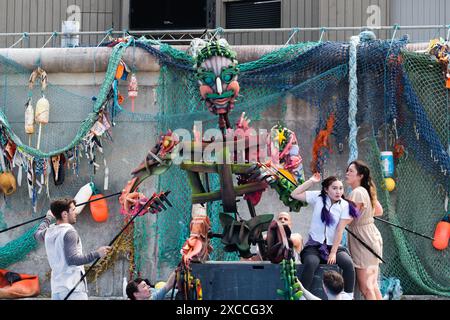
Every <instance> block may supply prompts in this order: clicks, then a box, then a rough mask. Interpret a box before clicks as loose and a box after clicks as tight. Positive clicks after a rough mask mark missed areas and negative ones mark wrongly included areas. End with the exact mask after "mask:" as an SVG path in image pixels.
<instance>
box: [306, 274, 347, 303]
mask: <svg viewBox="0 0 450 320" xmlns="http://www.w3.org/2000/svg"><path fill="white" fill-rule="evenodd" d="M298 283H299V284H300V290H302V291H303V296H302V300H321V299H320V298H319V297H317V296H315V295H313V294H312V293H311V292H309V291H308V290H306V289H305V288H304V287H303V285H302V283H301V282H300V281H299V282H298ZM322 287H323V291H324V292H325V294H326V296H327V298H328V300H353V294H351V293H346V292H345V291H344V278H343V277H342V275H341V274H340V273H339V272H337V271H334V270H330V271H325V272H324V273H323V277H322Z"/></svg>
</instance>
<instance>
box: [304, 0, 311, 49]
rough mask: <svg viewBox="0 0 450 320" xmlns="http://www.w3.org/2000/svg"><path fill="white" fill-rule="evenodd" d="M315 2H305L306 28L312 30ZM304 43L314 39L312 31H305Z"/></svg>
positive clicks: (308, 0) (306, 0) (309, 0)
mask: <svg viewBox="0 0 450 320" xmlns="http://www.w3.org/2000/svg"><path fill="white" fill-rule="evenodd" d="M312 2H313V0H305V13H304V17H305V18H304V21H305V27H306V28H311V27H312V26H313V4H312ZM303 35H304V36H303V41H311V39H312V31H304V32H303Z"/></svg>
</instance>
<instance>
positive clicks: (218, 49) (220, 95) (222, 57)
mask: <svg viewBox="0 0 450 320" xmlns="http://www.w3.org/2000/svg"><path fill="white" fill-rule="evenodd" d="M197 48H198V49H197V50H198V52H197V53H196V55H195V58H196V65H195V67H196V69H197V70H196V77H197V79H198V82H199V85H200V95H201V96H202V99H203V100H205V102H206V106H207V107H208V109H209V111H211V112H212V113H214V114H219V115H220V114H227V113H228V112H230V110H232V109H233V108H234V103H235V99H236V97H237V96H238V94H239V83H238V82H237V78H238V74H239V68H238V66H237V64H238V62H237V60H236V52H234V51H232V50H231V48H230V46H229V45H228V43H227V41H226V40H225V39H219V40H214V41H210V42H203V45H201V46H199V45H198V44H197Z"/></svg>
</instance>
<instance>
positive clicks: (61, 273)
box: [34, 198, 111, 300]
mask: <svg viewBox="0 0 450 320" xmlns="http://www.w3.org/2000/svg"><path fill="white" fill-rule="evenodd" d="M53 218H55V219H56V223H54V224H50V223H51V220H52V219H53ZM76 221H77V213H76V211H75V200H74V199H70V198H67V199H58V200H55V201H53V202H52V203H51V204H50V210H49V211H48V212H47V216H46V217H45V218H44V219H43V220H42V222H41V224H40V225H39V227H38V229H37V231H36V233H35V234H34V238H35V239H36V240H38V241H43V242H44V243H45V250H46V252H47V258H48V262H49V264H50V267H51V269H52V275H51V290H52V300H63V299H64V298H65V297H66V295H67V294H68V293H69V291H70V290H71V289H72V288H73V287H74V286H75V285H76V284H77V283H78V282H79V281H80V279H81V277H82V276H83V275H84V266H83V265H85V264H87V263H90V262H92V261H94V260H95V259H97V258H101V257H104V256H105V255H106V254H107V253H108V251H109V250H110V249H111V247H108V246H103V247H100V248H98V249H97V250H96V251H92V252H90V253H88V254H83V247H82V245H81V239H80V237H79V236H78V233H77V231H76V230H75V228H74V227H73V224H75V223H76ZM87 292H88V290H87V283H86V280H84V282H83V283H80V284H79V285H78V286H77V288H76V289H75V291H74V292H73V293H72V294H71V295H70V297H69V298H68V300H87V299H88V294H87Z"/></svg>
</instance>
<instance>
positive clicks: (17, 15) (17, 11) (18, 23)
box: [13, 0, 26, 48]
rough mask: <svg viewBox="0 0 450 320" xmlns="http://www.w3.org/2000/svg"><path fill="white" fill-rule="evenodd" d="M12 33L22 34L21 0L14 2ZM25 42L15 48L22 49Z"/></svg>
mask: <svg viewBox="0 0 450 320" xmlns="http://www.w3.org/2000/svg"><path fill="white" fill-rule="evenodd" d="M13 18H14V32H24V30H22V0H16V1H14V16H13ZM25 43H26V42H25V41H21V42H20V43H19V44H17V45H16V48H23V45H24V44H25Z"/></svg>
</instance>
